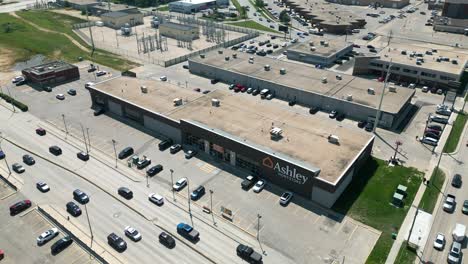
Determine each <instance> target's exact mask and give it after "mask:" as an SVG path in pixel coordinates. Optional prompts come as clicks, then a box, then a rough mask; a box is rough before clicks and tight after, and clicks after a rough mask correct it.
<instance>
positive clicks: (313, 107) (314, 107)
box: [309, 106, 319, 115]
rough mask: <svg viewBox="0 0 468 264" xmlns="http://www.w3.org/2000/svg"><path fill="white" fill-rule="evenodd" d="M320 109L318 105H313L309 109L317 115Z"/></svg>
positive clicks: (310, 112) (312, 113)
mask: <svg viewBox="0 0 468 264" xmlns="http://www.w3.org/2000/svg"><path fill="white" fill-rule="evenodd" d="M318 111H319V108H318V107H316V106H312V107H311V108H310V109H309V114H311V115H315V114H316V113H317V112H318Z"/></svg>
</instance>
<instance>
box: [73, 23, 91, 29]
mask: <svg viewBox="0 0 468 264" xmlns="http://www.w3.org/2000/svg"><path fill="white" fill-rule="evenodd" d="M95 25H96V22H94V21H89V22H83V23H78V24H73V25H72V28H73V29H80V28H87V27H93V26H95Z"/></svg>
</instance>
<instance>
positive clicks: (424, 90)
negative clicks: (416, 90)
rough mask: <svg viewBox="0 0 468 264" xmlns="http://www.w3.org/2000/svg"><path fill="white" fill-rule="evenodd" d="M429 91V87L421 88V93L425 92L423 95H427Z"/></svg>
mask: <svg viewBox="0 0 468 264" xmlns="http://www.w3.org/2000/svg"><path fill="white" fill-rule="evenodd" d="M428 91H429V87H427V86H423V87H422V88H421V92H423V93H427V92H428Z"/></svg>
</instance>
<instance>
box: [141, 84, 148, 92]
mask: <svg viewBox="0 0 468 264" xmlns="http://www.w3.org/2000/svg"><path fill="white" fill-rule="evenodd" d="M140 89H141V92H142V93H148V87H146V86H140Z"/></svg>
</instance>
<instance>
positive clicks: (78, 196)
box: [73, 189, 89, 204]
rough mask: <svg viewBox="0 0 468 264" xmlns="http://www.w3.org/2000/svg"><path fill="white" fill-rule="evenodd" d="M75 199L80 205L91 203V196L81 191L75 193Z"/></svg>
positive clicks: (77, 190)
mask: <svg viewBox="0 0 468 264" xmlns="http://www.w3.org/2000/svg"><path fill="white" fill-rule="evenodd" d="M73 199H75V200H76V201H77V202H79V203H80V204H86V203H88V202H89V196H88V195H87V194H86V193H85V192H83V191H82V190H80V189H76V190H74V191H73Z"/></svg>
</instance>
